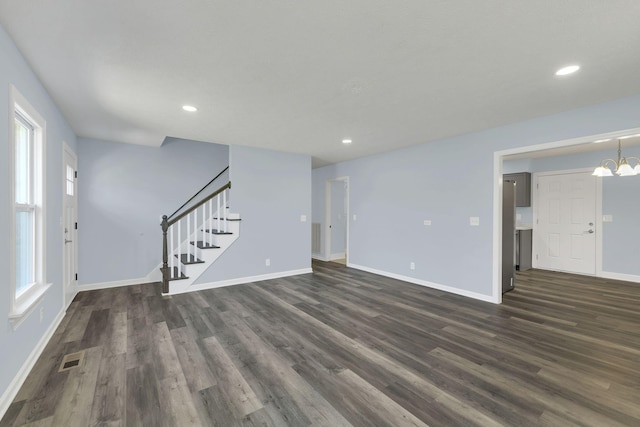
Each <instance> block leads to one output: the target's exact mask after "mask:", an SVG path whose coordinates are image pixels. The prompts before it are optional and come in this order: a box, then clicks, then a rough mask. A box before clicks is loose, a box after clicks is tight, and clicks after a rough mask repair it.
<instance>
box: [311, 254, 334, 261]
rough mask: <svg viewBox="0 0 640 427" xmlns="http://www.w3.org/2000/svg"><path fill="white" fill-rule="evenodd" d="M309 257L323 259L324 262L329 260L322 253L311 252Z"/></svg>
mask: <svg viewBox="0 0 640 427" xmlns="http://www.w3.org/2000/svg"><path fill="white" fill-rule="evenodd" d="M311 258H313V259H317V260H318V261H325V262H327V261H330V260H329V259H327V257H325V256H322V255H316V254H312V255H311Z"/></svg>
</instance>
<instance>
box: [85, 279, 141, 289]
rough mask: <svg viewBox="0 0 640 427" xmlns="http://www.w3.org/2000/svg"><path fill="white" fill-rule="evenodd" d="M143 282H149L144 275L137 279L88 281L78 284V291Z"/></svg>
mask: <svg viewBox="0 0 640 427" xmlns="http://www.w3.org/2000/svg"><path fill="white" fill-rule="evenodd" d="M145 283H149V281H148V280H147V278H146V277H141V278H139V279H126V280H116V281H113V282H99V283H90V284H88V285H79V286H78V292H82V291H93V290H96V289H108V288H119V287H120V286H131V285H142V284H145Z"/></svg>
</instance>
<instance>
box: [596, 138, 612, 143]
mask: <svg viewBox="0 0 640 427" xmlns="http://www.w3.org/2000/svg"><path fill="white" fill-rule="evenodd" d="M607 141H611V138H607V139H599V140H597V141H593V143H594V144H600V143H601V142H607Z"/></svg>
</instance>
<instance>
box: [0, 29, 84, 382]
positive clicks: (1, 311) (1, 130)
mask: <svg viewBox="0 0 640 427" xmlns="http://www.w3.org/2000/svg"><path fill="white" fill-rule="evenodd" d="M0 58H2V60H0V135H1V137H0V187H2V190H1V191H0V207H1V208H0V236H2V239H0V242H1V243H0V293H1V295H2V296H1V297H0V301H2V303H1V304H0V319H2V327H1V328H0V347H1V348H2V349H3V351H2V352H0V366H2V369H0V393H3V392H4V391H5V390H6V389H7V387H8V386H9V384H10V382H11V381H12V380H13V378H14V376H15V375H16V373H17V372H18V370H19V369H20V368H21V366H22V364H23V363H24V362H25V360H26V359H27V358H28V356H29V354H30V353H31V352H32V351H33V350H34V348H35V347H36V345H37V343H38V341H40V339H41V338H42V337H43V336H44V334H45V332H46V331H47V329H48V328H49V327H50V325H51V324H52V322H53V321H54V319H55V317H56V315H58V314H59V313H60V312H61V311H62V309H63V307H62V229H61V227H60V218H61V217H62V142H63V141H65V142H66V143H67V144H68V145H69V146H70V147H71V148H72V149H73V150H75V149H76V137H75V135H74V133H73V131H72V130H71V127H70V126H69V125H68V123H67V122H66V120H65V118H64V117H63V116H62V114H61V112H60V111H59V110H58V108H57V106H56V105H55V103H54V102H53V100H52V99H51V98H50V97H49V95H48V93H47V91H46V90H45V88H44V87H43V86H42V84H41V83H40V81H39V80H38V79H37V77H36V76H35V75H34V73H33V72H32V70H31V68H30V67H29V65H28V64H27V63H26V61H25V60H24V58H23V57H22V55H21V54H20V53H19V51H18V50H17V49H16V47H15V45H14V44H13V42H12V41H11V39H10V37H9V36H8V35H7V33H6V32H5V31H4V28H2V27H1V26H0ZM9 84H13V85H14V86H15V87H16V89H18V91H19V92H20V93H21V94H22V95H23V96H24V97H25V98H26V99H27V100H28V101H29V103H30V104H31V105H32V106H33V107H34V108H35V109H36V110H37V111H38V113H40V115H41V116H42V117H43V118H44V119H45V120H46V123H47V129H46V147H45V149H46V209H47V211H46V215H47V216H46V227H47V236H46V239H47V243H46V245H47V246H46V263H47V264H46V275H47V277H46V280H47V282H49V283H52V284H53V286H52V287H51V288H50V289H49V290H48V291H47V292H46V293H45V295H44V297H43V299H42V301H41V302H40V303H39V304H38V306H37V307H36V309H35V310H34V311H33V312H32V313H31V315H30V316H29V317H28V318H27V319H26V320H25V321H24V322H23V323H22V324H21V325H20V326H19V327H18V329H17V330H16V331H14V330H13V328H12V326H11V324H10V323H9V319H8V317H9V289H10V288H9V251H10V248H9V239H8V238H7V236H9V230H10V229H9V227H10V223H9V220H10V219H9V218H10V213H11V210H10V202H9V144H8V135H9V120H8V117H9ZM11 125H13V123H11ZM40 307H43V308H44V319H43V320H42V322H41V321H40V319H39V314H38V313H39V308H40Z"/></svg>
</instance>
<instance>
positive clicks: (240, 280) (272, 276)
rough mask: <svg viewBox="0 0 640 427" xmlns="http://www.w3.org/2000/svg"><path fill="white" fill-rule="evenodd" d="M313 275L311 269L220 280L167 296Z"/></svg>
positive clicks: (192, 286) (190, 287) (193, 286)
mask: <svg viewBox="0 0 640 427" xmlns="http://www.w3.org/2000/svg"><path fill="white" fill-rule="evenodd" d="M308 273H313V270H312V269H311V268H302V269H300V270H289V271H281V272H278V273H269V274H260V275H258V276H247V277H239V278H237V279H229V280H221V281H219V282H210V283H200V284H197V285H191V286H189V287H188V288H186V289H179V290H178V291H176V292H170V293H169V294H167V295H176V294H182V293H185V292H193V291H203V290H205V289H214V288H221V287H224V286H233V285H242V284H244V283H253V282H261V281H263V280H271V279H280V278H281V277H289V276H298V275H300V274H308Z"/></svg>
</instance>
